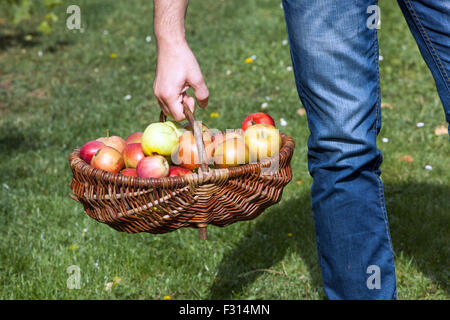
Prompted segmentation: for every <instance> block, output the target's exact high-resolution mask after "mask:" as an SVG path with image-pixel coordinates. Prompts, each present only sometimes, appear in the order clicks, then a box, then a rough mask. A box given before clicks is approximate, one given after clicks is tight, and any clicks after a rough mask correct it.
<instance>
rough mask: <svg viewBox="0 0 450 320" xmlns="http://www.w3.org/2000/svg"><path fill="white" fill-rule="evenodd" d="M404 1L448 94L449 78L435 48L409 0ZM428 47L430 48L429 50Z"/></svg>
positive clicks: (449, 88)
mask: <svg viewBox="0 0 450 320" xmlns="http://www.w3.org/2000/svg"><path fill="white" fill-rule="evenodd" d="M404 1H405V2H407V6H406V7H407V8H408V9H409V11H410V12H411V13H412V15H413V21H414V23H416V26H417V27H418V29H419V31H420V34H421V36H422V38H423V40H424V42H425V43H426V45H427V48H428V50H429V51H430V54H431V56H432V57H433V60H434V61H435V63H436V65H437V67H438V69H439V71H440V73H441V75H442V77H443V78H444V82H445V86H446V87H447V90H448V91H449V92H450V87H449V83H450V78H449V76H448V74H447V71H446V70H445V68H444V65H443V64H442V61H441V59H440V57H439V55H438V54H437V51H436V48H435V47H434V45H433V43H432V41H431V39H430V37H429V35H428V33H427V32H426V30H425V28H424V27H423V25H422V23H421V22H420V20H419V17H418V15H417V13H416V11H415V10H414V7H413V6H412V4H411V1H410V0H404ZM429 47H431V49H430V48H429Z"/></svg>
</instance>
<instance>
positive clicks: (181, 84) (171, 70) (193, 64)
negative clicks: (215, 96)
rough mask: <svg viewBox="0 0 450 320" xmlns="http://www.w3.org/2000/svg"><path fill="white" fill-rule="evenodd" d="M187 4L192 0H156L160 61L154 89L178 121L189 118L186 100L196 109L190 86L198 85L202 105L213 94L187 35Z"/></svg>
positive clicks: (195, 88) (166, 110)
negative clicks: (209, 90) (184, 107)
mask: <svg viewBox="0 0 450 320" xmlns="http://www.w3.org/2000/svg"><path fill="white" fill-rule="evenodd" d="M187 5H188V0H177V1H172V0H154V13H155V17H154V29H155V37H156V41H157V47H158V63H157V67H156V77H155V82H154V84H153V91H154V93H155V96H156V98H157V99H158V102H159V104H160V106H161V109H162V110H163V112H164V113H165V114H166V115H169V116H172V117H173V118H174V120H175V121H181V120H183V119H184V118H185V116H184V113H183V103H186V104H187V105H188V106H189V108H190V109H191V111H192V112H194V105H195V100H194V98H193V97H189V96H187V95H186V91H187V90H188V89H189V88H193V89H194V94H195V97H196V99H197V103H198V105H199V106H200V107H202V108H204V107H206V105H207V104H208V98H209V92H208V88H207V87H206V84H205V81H204V80H203V76H202V73H201V71H200V67H199V65H198V63H197V60H196V59H195V56H194V54H193V53H192V51H191V49H190V48H189V46H188V44H187V43H186V39H185V30H184V20H185V15H186V9H187Z"/></svg>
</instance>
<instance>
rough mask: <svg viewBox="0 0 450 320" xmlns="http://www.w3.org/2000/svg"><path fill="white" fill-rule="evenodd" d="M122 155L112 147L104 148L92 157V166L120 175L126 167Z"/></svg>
mask: <svg viewBox="0 0 450 320" xmlns="http://www.w3.org/2000/svg"><path fill="white" fill-rule="evenodd" d="M124 165H125V164H124V162H123V157H122V154H121V153H120V152H119V151H117V150H116V149H114V148H112V147H103V148H101V149H100V150H98V151H97V153H96V154H95V155H94V156H93V157H92V160H91V166H93V167H94V168H97V169H102V170H105V171H108V172H113V173H118V172H120V170H122V168H123V167H124Z"/></svg>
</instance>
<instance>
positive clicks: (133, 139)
mask: <svg viewBox="0 0 450 320" xmlns="http://www.w3.org/2000/svg"><path fill="white" fill-rule="evenodd" d="M143 134H144V133H143V132H140V131H139V132H135V133H133V134H131V135H130V136H129V137H128V138H126V139H125V143H126V144H132V143H141V142H142V135H143Z"/></svg>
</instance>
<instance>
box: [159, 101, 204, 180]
mask: <svg viewBox="0 0 450 320" xmlns="http://www.w3.org/2000/svg"><path fill="white" fill-rule="evenodd" d="M183 113H184V115H185V117H186V119H187V121H188V122H189V125H190V126H191V128H192V129H193V131H194V139H195V144H196V145H197V152H198V160H199V163H200V169H199V170H201V172H202V173H205V172H208V171H209V167H208V164H207V163H206V160H207V156H206V149H205V143H204V141H203V134H202V129H201V128H200V125H199V121H197V120H195V117H194V114H193V113H192V111H191V109H189V107H188V106H187V104H186V103H184V102H183ZM166 119H167V117H166V115H165V114H164V112H163V111H161V114H160V116H159V121H160V122H165V121H166Z"/></svg>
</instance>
